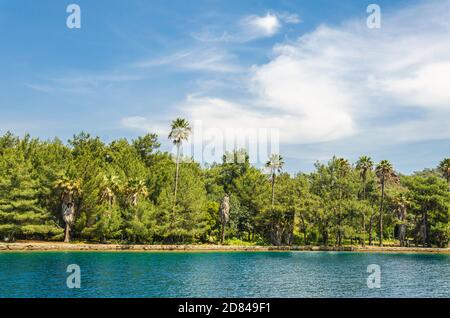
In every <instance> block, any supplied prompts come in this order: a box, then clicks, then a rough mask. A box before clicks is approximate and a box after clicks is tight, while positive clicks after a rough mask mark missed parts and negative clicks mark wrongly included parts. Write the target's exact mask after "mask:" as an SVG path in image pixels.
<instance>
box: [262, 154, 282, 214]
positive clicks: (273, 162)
mask: <svg viewBox="0 0 450 318" xmlns="http://www.w3.org/2000/svg"><path fill="white" fill-rule="evenodd" d="M283 165H284V161H283V157H281V156H280V155H278V154H272V155H270V157H269V160H268V161H267V162H266V168H268V169H269V171H270V176H271V183H272V209H273V206H274V203H275V177H276V174H277V173H280V172H281V170H282V169H283Z"/></svg>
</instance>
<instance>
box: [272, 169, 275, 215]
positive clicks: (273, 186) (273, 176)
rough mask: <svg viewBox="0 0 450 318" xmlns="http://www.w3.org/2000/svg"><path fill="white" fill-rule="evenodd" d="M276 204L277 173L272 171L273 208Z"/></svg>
mask: <svg viewBox="0 0 450 318" xmlns="http://www.w3.org/2000/svg"><path fill="white" fill-rule="evenodd" d="M274 204H275V173H272V210H273V206H274Z"/></svg>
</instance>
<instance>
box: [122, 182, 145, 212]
mask: <svg viewBox="0 0 450 318" xmlns="http://www.w3.org/2000/svg"><path fill="white" fill-rule="evenodd" d="M125 193H126V195H127V201H128V203H129V204H130V205H131V206H137V204H138V198H139V197H146V196H147V195H148V191H147V187H146V186H145V183H144V181H142V180H140V179H130V180H128V184H127V186H126V189H125Z"/></svg>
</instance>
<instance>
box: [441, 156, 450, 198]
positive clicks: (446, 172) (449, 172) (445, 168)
mask: <svg viewBox="0 0 450 318" xmlns="http://www.w3.org/2000/svg"><path fill="white" fill-rule="evenodd" d="M438 169H439V170H440V171H441V173H442V176H443V177H444V178H445V179H446V180H447V184H448V189H449V191H450V158H445V159H444V160H442V161H441V162H440V163H439V167H438Z"/></svg>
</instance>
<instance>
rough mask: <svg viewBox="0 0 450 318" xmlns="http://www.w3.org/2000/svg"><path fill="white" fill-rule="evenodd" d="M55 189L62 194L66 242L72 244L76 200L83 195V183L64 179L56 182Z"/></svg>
mask: <svg viewBox="0 0 450 318" xmlns="http://www.w3.org/2000/svg"><path fill="white" fill-rule="evenodd" d="M55 188H56V189H57V190H58V191H60V193H61V202H62V204H61V212H62V216H63V220H64V222H65V223H66V228H65V232H64V242H65V243H68V242H70V231H71V226H72V225H73V224H74V222H75V198H76V197H77V196H79V195H80V194H81V181H80V180H71V179H69V178H67V177H63V178H61V179H59V180H57V181H56V182H55Z"/></svg>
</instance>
